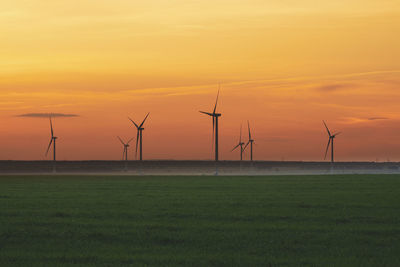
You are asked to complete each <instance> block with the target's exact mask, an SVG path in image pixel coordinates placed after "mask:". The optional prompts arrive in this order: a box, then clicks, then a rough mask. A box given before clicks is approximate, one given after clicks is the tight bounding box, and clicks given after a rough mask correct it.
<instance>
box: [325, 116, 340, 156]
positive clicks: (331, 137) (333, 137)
mask: <svg viewBox="0 0 400 267" xmlns="http://www.w3.org/2000/svg"><path fill="white" fill-rule="evenodd" d="M322 122H323V123H324V125H325V128H326V131H327V132H328V135H329V141H328V145H327V146H326V151H325V157H324V159H326V155H327V154H328V149H329V145H330V146H331V162H332V163H333V162H334V157H333V141H334V140H335V137H336V136H337V135H338V134H340V132H337V133H334V134H331V132H330V131H329V129H328V126H326V123H325V121H322Z"/></svg>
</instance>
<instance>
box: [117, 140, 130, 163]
mask: <svg viewBox="0 0 400 267" xmlns="http://www.w3.org/2000/svg"><path fill="white" fill-rule="evenodd" d="M117 137H118V139H119V141H120V142H121V143H122V145H123V146H124V152H123V153H122V160H125V161H127V160H128V147H129V143H130V142H131V141H132V140H133V138H131V139H130V140H129V141H128V142H127V143H125V142H124V141H122V139H121V138H120V137H119V136H117Z"/></svg>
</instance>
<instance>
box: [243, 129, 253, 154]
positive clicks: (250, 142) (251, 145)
mask: <svg viewBox="0 0 400 267" xmlns="http://www.w3.org/2000/svg"><path fill="white" fill-rule="evenodd" d="M247 128H248V129H249V141H248V142H247V144H246V146H245V147H244V149H243V151H244V150H246V148H247V146H248V145H249V144H250V161H253V144H255V143H254V139H252V138H251V131H250V123H249V121H247Z"/></svg>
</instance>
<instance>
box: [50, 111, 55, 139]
mask: <svg viewBox="0 0 400 267" xmlns="http://www.w3.org/2000/svg"><path fill="white" fill-rule="evenodd" d="M50 131H51V137H54V132H53V123H52V122H51V116H50Z"/></svg>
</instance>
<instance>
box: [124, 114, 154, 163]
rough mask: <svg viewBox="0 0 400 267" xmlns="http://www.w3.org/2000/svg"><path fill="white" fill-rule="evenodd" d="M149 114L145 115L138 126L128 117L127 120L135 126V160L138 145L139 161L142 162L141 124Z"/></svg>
mask: <svg viewBox="0 0 400 267" xmlns="http://www.w3.org/2000/svg"><path fill="white" fill-rule="evenodd" d="M149 114H150V112H149V113H147V115H146V117H144V120H143V121H142V123H141V124H140V125H138V124H136V123H135V122H134V121H133V120H132V119H131V118H129V117H128V119H129V120H130V121H131V122H132V123H133V124H134V125H135V126H136V129H137V135H136V154H135V155H136V158H137V151H138V144H139V159H140V161H142V160H143V142H142V140H143V138H142V137H143V130H144V128H143V124H144V122H145V121H146V119H147V117H148V116H149Z"/></svg>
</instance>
